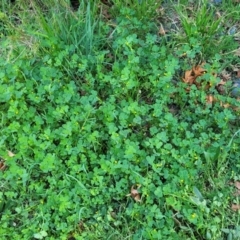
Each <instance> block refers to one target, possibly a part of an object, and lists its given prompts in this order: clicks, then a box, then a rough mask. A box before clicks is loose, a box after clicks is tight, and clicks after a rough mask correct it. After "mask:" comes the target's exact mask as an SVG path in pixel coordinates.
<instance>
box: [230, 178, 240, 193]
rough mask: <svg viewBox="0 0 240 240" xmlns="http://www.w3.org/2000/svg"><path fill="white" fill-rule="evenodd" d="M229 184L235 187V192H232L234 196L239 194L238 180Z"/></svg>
mask: <svg viewBox="0 0 240 240" xmlns="http://www.w3.org/2000/svg"><path fill="white" fill-rule="evenodd" d="M230 184H231V185H234V186H235V187H236V189H237V190H236V192H235V193H234V194H233V195H234V196H239V195H240V182H239V181H236V182H234V183H230Z"/></svg>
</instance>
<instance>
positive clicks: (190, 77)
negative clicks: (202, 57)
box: [183, 63, 206, 84]
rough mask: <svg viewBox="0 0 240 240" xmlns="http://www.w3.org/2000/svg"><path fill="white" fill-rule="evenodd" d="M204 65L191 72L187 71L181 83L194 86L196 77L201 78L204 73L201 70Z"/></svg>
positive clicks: (204, 71)
mask: <svg viewBox="0 0 240 240" xmlns="http://www.w3.org/2000/svg"><path fill="white" fill-rule="evenodd" d="M203 65H204V63H202V64H201V65H197V66H195V67H193V68H192V69H191V70H187V71H186V72H185V74H184V78H183V81H184V82H185V83H188V84H193V83H194V84H196V79H197V77H200V76H202V75H203V74H204V73H206V70H205V69H204V68H203Z"/></svg>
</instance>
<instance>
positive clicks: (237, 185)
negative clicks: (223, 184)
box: [234, 181, 240, 190]
mask: <svg viewBox="0 0 240 240" xmlns="http://www.w3.org/2000/svg"><path fill="white" fill-rule="evenodd" d="M234 186H235V187H236V188H237V189H239V190H240V182H239V181H236V182H235V183H234Z"/></svg>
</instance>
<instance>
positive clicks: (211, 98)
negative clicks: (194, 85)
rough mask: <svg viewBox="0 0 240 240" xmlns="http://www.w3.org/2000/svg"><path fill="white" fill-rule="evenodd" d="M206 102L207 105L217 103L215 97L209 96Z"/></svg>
mask: <svg viewBox="0 0 240 240" xmlns="http://www.w3.org/2000/svg"><path fill="white" fill-rule="evenodd" d="M206 102H207V104H213V102H216V99H215V98H214V96H213V95H208V96H207V97H206Z"/></svg>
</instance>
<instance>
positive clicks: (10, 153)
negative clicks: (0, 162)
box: [7, 150, 15, 157]
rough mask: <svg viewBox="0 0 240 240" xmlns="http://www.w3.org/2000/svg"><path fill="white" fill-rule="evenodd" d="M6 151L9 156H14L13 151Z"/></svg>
mask: <svg viewBox="0 0 240 240" xmlns="http://www.w3.org/2000/svg"><path fill="white" fill-rule="evenodd" d="M7 152H8V156H9V157H14V156H15V154H14V153H13V152H11V151H9V150H7Z"/></svg>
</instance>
